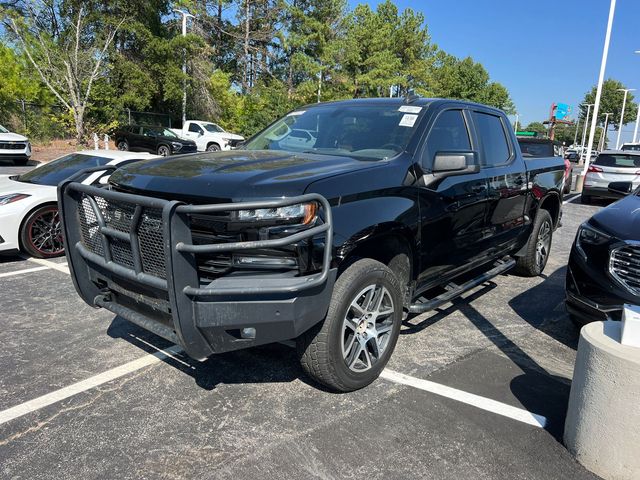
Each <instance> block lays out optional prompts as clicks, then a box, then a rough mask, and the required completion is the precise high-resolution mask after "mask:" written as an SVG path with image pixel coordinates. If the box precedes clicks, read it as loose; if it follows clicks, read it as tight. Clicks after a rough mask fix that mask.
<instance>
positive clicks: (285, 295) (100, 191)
mask: <svg viewBox="0 0 640 480" xmlns="http://www.w3.org/2000/svg"><path fill="white" fill-rule="evenodd" d="M102 168H103V169H104V167H102ZM92 170H98V169H92ZM85 173H87V172H86V171H85ZM58 190H59V192H58V193H59V196H58V198H59V199H60V200H59V202H60V205H59V206H60V212H61V216H62V221H63V229H64V234H65V242H66V245H67V248H66V250H65V251H66V255H67V259H68V261H69V268H70V270H71V275H72V278H73V281H74V285H75V287H76V290H77V291H78V293H79V294H80V296H81V297H82V298H83V299H84V301H85V302H87V303H88V304H90V305H94V306H99V307H104V308H106V309H108V310H110V311H112V312H113V313H115V314H117V315H120V316H122V317H124V318H126V319H127V320H129V321H131V322H133V323H136V324H137V325H139V326H141V327H143V328H145V329H147V330H150V331H152V332H154V333H156V334H157V335H160V336H162V337H164V338H166V339H168V340H170V341H172V342H174V343H176V344H178V345H180V346H182V347H183V348H184V349H185V351H186V353H187V354H189V355H190V356H191V357H193V358H195V359H198V360H202V359H205V358H206V357H208V356H209V355H211V354H213V353H221V352H225V351H230V350H236V349H240V348H246V347H250V346H255V345H260V344H265V343H271V342H275V341H282V340H288V339H291V338H295V337H297V336H298V335H300V334H301V333H303V332H304V331H306V330H307V329H309V328H310V327H312V326H313V325H315V324H316V323H318V322H319V321H321V320H322V319H323V318H324V316H325V315H326V312H327V309H328V306H329V301H330V298H331V293H332V290H333V284H334V282H335V277H336V271H335V270H334V269H331V268H330V260H331V247H332V246H331V241H332V236H333V233H332V219H331V210H330V207H329V203H328V202H327V200H326V199H325V198H324V197H322V196H320V195H317V194H309V195H303V196H299V197H292V198H288V199H277V200H268V201H259V202H243V203H233V204H211V205H187V204H184V203H181V202H178V201H169V200H163V199H158V198H151V197H144V196H139V195H131V194H128V193H122V192H115V191H112V190H108V189H105V188H99V187H94V186H89V185H83V184H81V183H77V182H74V181H66V182H64V183H62V184H61V185H60V186H59V187H58ZM309 201H315V202H317V203H318V204H319V205H320V206H321V208H322V212H323V216H324V217H323V221H322V222H321V223H320V224H318V225H316V226H313V227H312V228H309V229H306V230H302V231H300V232H298V233H293V234H291V235H288V236H284V237H281V238H270V239H269V238H267V239H264V240H262V239H261V240H258V241H252V242H249V241H244V242H232V243H212V244H204V245H203V244H198V245H196V244H194V243H193V240H192V232H191V229H190V220H189V218H190V215H192V214H199V215H202V214H213V213H216V212H228V211H232V210H245V209H257V208H276V207H280V206H284V205H292V204H296V203H302V202H309ZM109 205H117V208H115V209H114V208H112V209H111V210H107V212H108V215H105V208H108V206H109ZM105 206H107V207H105ZM118 212H119V213H118ZM107 217H108V218H107ZM319 238H323V239H324V242H323V247H324V250H323V253H322V268H321V270H320V271H318V272H316V273H314V274H310V275H300V276H285V277H283V276H278V275H270V274H268V272H267V274H265V275H251V274H248V275H239V276H221V277H219V278H217V279H215V280H213V281H207V282H203V281H202V279H201V277H200V276H199V274H198V270H197V261H196V256H197V255H198V254H202V253H210V252H238V251H246V250H255V249H263V248H266V249H273V248H278V247H282V246H285V245H291V244H295V243H296V242H302V241H305V240H307V239H314V241H315V240H318V239H319Z"/></svg>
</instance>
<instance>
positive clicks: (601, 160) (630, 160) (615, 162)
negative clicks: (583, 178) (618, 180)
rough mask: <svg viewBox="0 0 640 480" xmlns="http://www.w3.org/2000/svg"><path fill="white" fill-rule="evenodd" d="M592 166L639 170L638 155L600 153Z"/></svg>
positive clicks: (639, 156)
mask: <svg viewBox="0 0 640 480" xmlns="http://www.w3.org/2000/svg"><path fill="white" fill-rule="evenodd" d="M593 164H594V165H600V166H601V167H616V168H624V167H631V168H640V155H625V154H619V153H617V154H611V153H601V154H600V155H598V158H596V161H595V162H593Z"/></svg>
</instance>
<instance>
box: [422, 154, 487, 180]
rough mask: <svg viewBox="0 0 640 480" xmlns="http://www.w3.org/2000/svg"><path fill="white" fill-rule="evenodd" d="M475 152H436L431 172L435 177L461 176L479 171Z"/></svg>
mask: <svg viewBox="0 0 640 480" xmlns="http://www.w3.org/2000/svg"><path fill="white" fill-rule="evenodd" d="M477 158H478V157H477V155H476V152H437V153H436V156H435V157H434V159H433V168H432V172H433V174H434V175H437V176H446V175H463V174H465V173H476V172H478V171H480V165H479V164H478V161H477Z"/></svg>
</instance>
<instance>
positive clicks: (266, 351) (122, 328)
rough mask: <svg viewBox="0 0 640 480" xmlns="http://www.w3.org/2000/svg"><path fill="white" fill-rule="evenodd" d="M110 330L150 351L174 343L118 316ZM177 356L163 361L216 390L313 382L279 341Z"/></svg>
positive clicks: (164, 347)
mask: <svg viewBox="0 0 640 480" xmlns="http://www.w3.org/2000/svg"><path fill="white" fill-rule="evenodd" d="M107 334H108V335H109V336H110V337H112V338H121V339H124V340H126V341H127V342H129V343H131V344H132V345H135V346H136V347H138V348H140V349H141V350H143V351H145V352H147V353H150V354H151V353H155V352H157V351H158V350H159V349H160V350H164V349H166V348H168V347H171V346H173V343H171V342H169V341H168V340H165V339H163V338H161V337H158V336H157V335H155V334H153V333H151V332H149V331H147V330H144V329H143V328H140V327H138V326H137V325H135V324H133V323H131V322H129V321H127V320H125V319H123V318H122V317H118V316H117V317H115V318H114V319H113V321H112V322H111V324H110V325H109V328H108V330H107ZM175 356H176V357H177V360H176V359H173V358H171V357H168V358H166V359H165V360H164V362H165V363H167V364H169V365H171V366H173V367H174V368H177V369H178V370H180V371H181V372H183V373H186V374H187V375H189V376H191V377H192V378H193V379H194V380H195V382H196V384H197V385H198V386H199V387H201V388H204V389H205V390H213V389H215V388H216V386H217V385H219V384H234V383H277V382H292V381H293V380H296V379H298V378H300V380H302V381H304V382H305V383H309V382H310V380H307V379H306V378H304V375H303V372H302V370H301V369H300V367H299V365H298V361H297V356H296V352H295V350H294V349H292V348H290V347H288V346H286V345H283V344H278V343H275V344H270V345H264V346H260V347H253V348H248V349H244V350H238V351H235V352H228V353H221V354H218V355H213V356H211V357H210V358H208V359H207V360H205V361H204V362H198V361H197V360H193V359H191V358H189V357H188V356H186V355H185V354H181V355H175ZM313 386H314V387H316V388H317V385H315V384H314V385H313Z"/></svg>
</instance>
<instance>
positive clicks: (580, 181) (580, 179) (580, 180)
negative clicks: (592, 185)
mask: <svg viewBox="0 0 640 480" xmlns="http://www.w3.org/2000/svg"><path fill="white" fill-rule="evenodd" d="M583 186H584V175H582V173H579V174H578V175H576V184H575V185H574V190H575V191H576V192H577V193H582V187H583Z"/></svg>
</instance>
